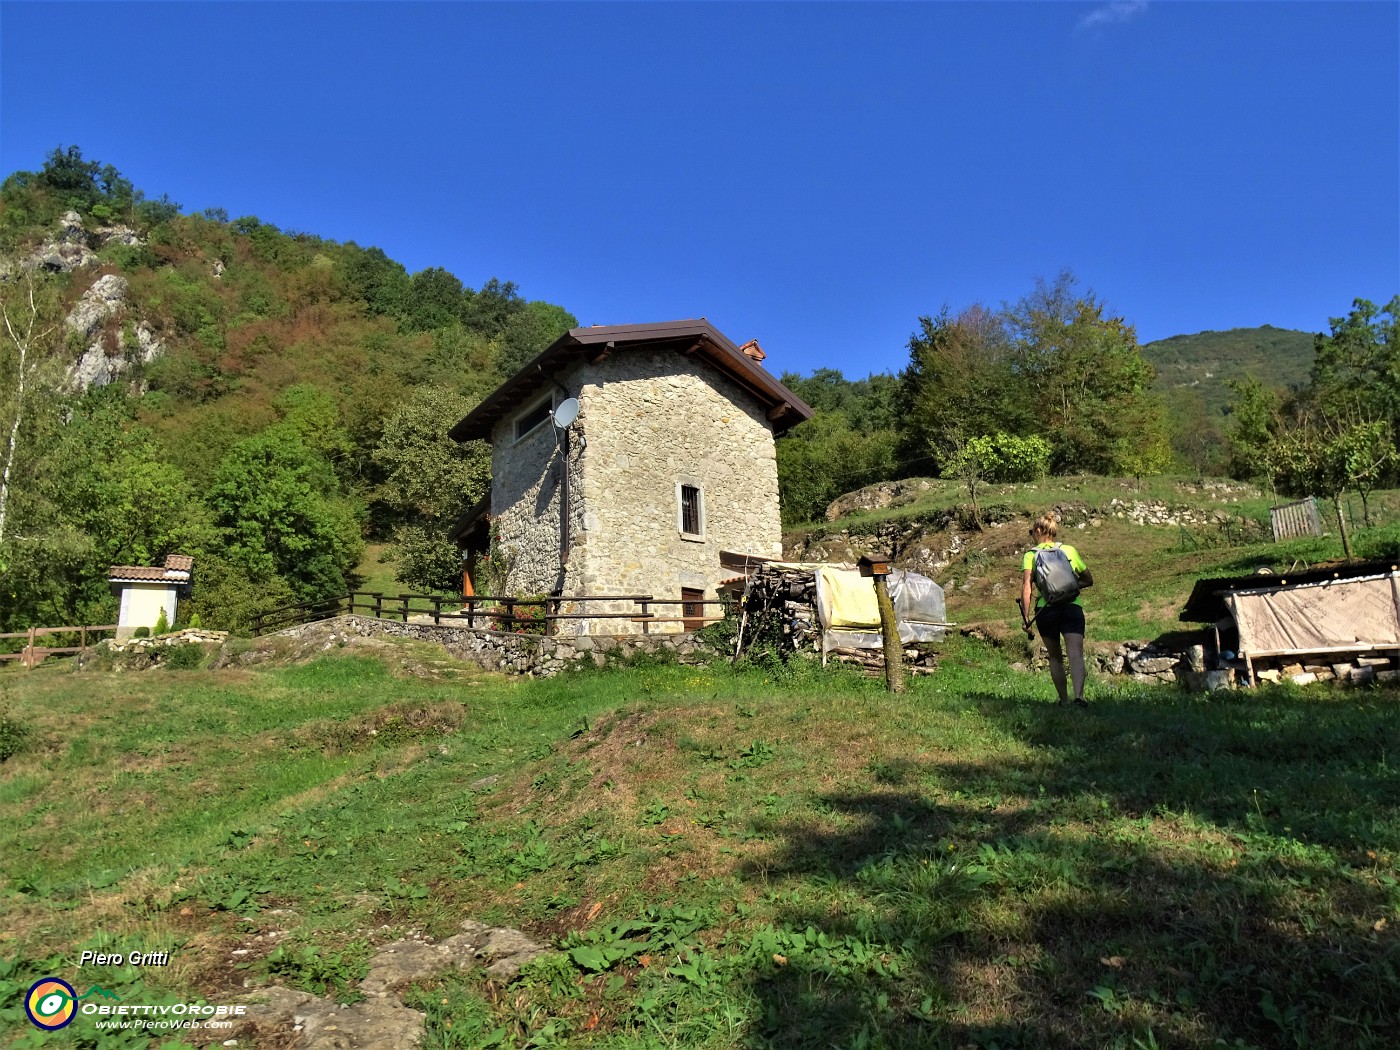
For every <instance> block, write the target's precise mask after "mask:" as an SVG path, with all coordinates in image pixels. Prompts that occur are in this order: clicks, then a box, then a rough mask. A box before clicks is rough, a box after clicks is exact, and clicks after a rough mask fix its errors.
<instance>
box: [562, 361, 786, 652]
mask: <svg viewBox="0 0 1400 1050" xmlns="http://www.w3.org/2000/svg"><path fill="white" fill-rule="evenodd" d="M575 382H577V383H579V384H580V385H579V386H578V387H577V389H579V394H578V397H579V402H580V406H581V413H580V417H579V424H578V427H579V429H580V430H581V432H582V435H583V437H584V438H585V439H586V442H587V444H586V449H585V451H584V452H583V454H582V456H581V466H582V471H581V474H582V478H581V482H582V484H581V486H580V488H581V495H582V499H581V500H580V501H579V503H580V505H581V510H582V521H581V523H580V525H581V528H580V529H579V531H578V532H576V533H575V536H574V546H573V550H572V553H571V557H570V559H569V566H568V579H567V590H566V591H565V593H566V594H650V595H654V596H655V597H657V598H666V599H679V598H680V595H681V588H682V587H687V588H695V589H697V590H702V591H703V592H704V593H705V597H706V598H707V599H713V598H715V596H716V591H715V588H716V585H717V584H718V583H719V582H720V581H721V580H722V579H723V578H724V575H725V574H724V571H723V570H722V569H721V568H720V564H719V552H720V550H721V549H723V550H731V551H742V552H747V553H751V554H758V555H761V556H764V557H780V556H781V555H782V532H781V525H780V522H779V516H778V468H777V459H776V457H775V454H774V450H773V431H772V427H771V425H770V424H769V423H768V421H767V419H766V418H765V415H764V411H763V408H762V406H761V405H759V404H758V403H757V402H756V401H755V400H754V398H753V397H752V396H750V395H749V394H747V393H746V392H744V391H743V390H741V389H740V388H739V387H738V386H737V385H736V384H734V383H733V382H732V381H730V380H729V379H728V378H727V377H725V376H723V375H722V374H720V373H719V372H718V371H717V370H715V369H713V368H712V367H711V366H710V365H709V364H707V363H706V362H705V361H703V360H702V359H697V358H693V357H691V358H688V357H686V356H685V355H684V354H681V353H677V352H676V351H646V350H637V351H624V352H619V353H615V354H613V355H611V356H610V357H608V358H606V359H605V360H603V361H602V362H601V363H599V364H597V365H594V366H591V367H588V368H586V369H585V370H583V371H582V372H580V373H577V374H576V376H575ZM678 483H686V484H694V485H697V486H698V487H699V488H700V489H701V491H702V493H703V505H704V538H703V539H702V540H695V539H691V538H688V537H686V536H683V535H682V533H681V530H680V528H679V526H678V513H679V511H678V496H677V484H678ZM608 608H609V606H607V605H605V604H602V603H596V604H593V605H590V606H589V611H592V612H600V611H604V610H606V609H608ZM634 608H635V607H634V606H633V605H631V603H626V604H619V605H618V606H616V611H619V612H630V611H633V610H634ZM653 611H654V612H655V614H656V615H660V616H675V617H679V616H680V614H681V609H680V606H678V605H673V606H666V607H660V608H657V609H655V610H653ZM708 611H709V612H710V613H712V614H713V613H716V612H717V611H718V610H717V609H710V610H708ZM561 626H562V629H565V630H568V629H573V630H576V631H579V632H580V633H582V632H586V631H593V632H597V631H602V630H605V629H606V630H608V631H609V632H611V631H617V630H639V629H640V626H639V625H637V624H632V623H629V622H628V621H626V620H617V621H614V625H613V626H609V627H606V628H605V627H604V626H603V625H602V624H601V623H600V622H599V621H591V622H590V621H575V622H573V623H572V624H566V625H561ZM654 629H656V630H673V631H680V630H681V629H682V627H681V624H679V623H675V624H658V625H656V626H655V627H654Z"/></svg>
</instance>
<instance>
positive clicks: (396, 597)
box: [253, 591, 729, 637]
mask: <svg viewBox="0 0 1400 1050" xmlns="http://www.w3.org/2000/svg"><path fill="white" fill-rule="evenodd" d="M588 602H614V603H617V602H631V603H632V605H633V606H634V608H632V609H628V610H624V611H621V612H588V611H586V610H582V609H571V610H570V611H568V612H564V611H562V610H563V607H564V606H566V605H570V606H574V605H579V604H584V603H588ZM672 605H679V606H683V607H694V606H697V605H698V606H709V607H714V606H719V607H720V608H721V615H719V616H705V615H703V614H702V615H701V616H699V617H696V616H684V615H682V616H658V615H656V613H654V612H653V611H652V608H653V607H654V606H656V607H664V606H672ZM728 608H729V603H728V602H725V601H691V600H690V599H683V598H656V597H654V596H652V595H650V594H588V595H564V596H561V597H547V598H512V597H508V596H504V595H501V596H496V595H489V594H477V595H472V596H470V597H466V598H463V597H460V596H458V595H440V594H384V593H382V592H379V591H351V592H350V593H349V594H342V595H338V596H336V597H334V598H322V599H320V600H318V601H314V602H299V603H296V604H293V605H283V606H279V607H278V608H276V609H268V610H267V611H266V612H261V613H258V615H256V616H255V617H253V635H254V637H257V636H259V635H263V634H269V633H271V632H273V631H280V630H283V629H285V628H287V627H295V626H297V625H299V624H303V623H314V622H316V621H318V620H329V619H331V618H332V617H335V616H342V615H346V614H358V615H363V616H373V617H375V618H376V619H381V620H401V621H403V622H404V623H407V622H408V621H409V620H410V619H411V618H413V617H419V616H421V617H425V618H431V619H432V622H433V623H434V624H438V625H441V624H442V623H444V622H446V623H465V624H466V625H467V626H468V627H480V628H485V629H488V630H494V631H504V632H507V633H512V632H514V633H521V632H527V633H534V632H535V631H536V630H537V631H538V633H541V634H543V633H547V632H548V633H552V631H551V626H552V625H553V624H554V623H555V622H557V621H559V620H627V621H629V622H631V623H640V624H641V625H642V632H643V633H644V634H645V633H649V632H650V630H651V625H652V624H657V623H693V622H696V621H697V620H699V621H701V622H704V623H714V622H715V621H717V620H722V619H724V616H725V615H727V613H728ZM534 609H538V610H540V611H539V612H537V613H535V612H531V613H526V614H525V615H521V614H522V612H524V611H525V610H534Z"/></svg>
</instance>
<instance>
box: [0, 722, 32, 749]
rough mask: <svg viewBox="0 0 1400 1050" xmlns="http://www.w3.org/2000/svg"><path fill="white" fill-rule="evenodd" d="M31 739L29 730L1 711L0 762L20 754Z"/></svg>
mask: <svg viewBox="0 0 1400 1050" xmlns="http://www.w3.org/2000/svg"><path fill="white" fill-rule="evenodd" d="M28 739H29V728H28V727H27V726H25V725H24V724H23V723H21V722H17V721H15V720H14V719H13V718H11V717H10V716H9V715H7V714H6V713H5V712H3V711H0V762H4V761H5V760H6V759H7V758H10V757H11V756H13V755H17V754H19V753H20V752H21V751H23V750H24V745H25V744H26V742H27V741H28Z"/></svg>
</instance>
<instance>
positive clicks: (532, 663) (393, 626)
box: [268, 616, 712, 678]
mask: <svg viewBox="0 0 1400 1050" xmlns="http://www.w3.org/2000/svg"><path fill="white" fill-rule="evenodd" d="M313 632H315V633H318V634H320V633H329V634H331V635H335V634H337V633H343V634H345V635H358V636H360V637H377V638H412V639H414V640H416V641H420V642H435V643H436V644H438V645H441V646H442V647H443V648H445V649H446V650H447V651H448V652H449V653H451V654H452V655H453V656H455V657H456V658H457V659H459V660H466V661H469V662H471V663H475V664H479V665H480V666H481V667H484V668H485V669H486V670H488V671H504V672H506V673H508V674H523V675H529V676H531V677H538V678H551V677H553V676H554V675H556V674H558V673H559V672H560V671H562V670H564V669H565V668H567V667H575V666H580V665H581V664H582V662H583V661H585V660H587V661H590V662H591V663H593V664H594V666H597V667H602V666H604V665H605V664H606V663H607V662H608V661H609V660H610V659H611V660H622V661H626V660H630V659H631V658H632V657H634V656H636V655H637V654H639V653H658V652H662V651H666V652H670V653H674V654H675V657H676V659H677V660H678V661H679V662H681V663H701V662H703V661H704V659H706V658H707V657H708V656H710V655H711V652H712V651H711V650H710V649H709V647H708V646H706V645H705V643H704V642H701V641H699V640H698V639H697V638H696V637H695V636H694V635H693V634H666V635H637V634H629V635H558V636H546V635H538V634H508V633H505V632H502V631H487V630H483V629H481V628H473V627H457V626H449V625H447V624H441V625H438V624H431V623H413V622H409V623H402V622H399V621H397V620H379V619H375V618H374V617H372V616H337V617H334V618H333V619H329V620H318V621H316V622H314V623H305V624H301V625H299V626H297V627H289V628H287V629H286V630H285V631H278V632H277V635H279V636H281V637H286V638H299V637H301V636H303V635H306V634H310V633H313ZM268 637H272V636H268Z"/></svg>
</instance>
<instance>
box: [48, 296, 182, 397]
mask: <svg viewBox="0 0 1400 1050" xmlns="http://www.w3.org/2000/svg"><path fill="white" fill-rule="evenodd" d="M129 293H130V287H129V286H128V284H127V282H126V278H124V277H122V276H121V275H119V274H115V273H109V274H104V275H103V276H101V277H99V278H98V279H97V280H96V281H94V282H93V283H92V287H90V288H89V289H88V290H87V291H86V292H84V293H83V294H82V297H81V298H80V299H79V300H78V301H77V303H75V304H74V305H73V309H72V310H70V311H69V313H68V317H67V318H66V319H65V321H64V324H65V325H66V326H67V328H68V330H69V331H70V332H71V333H73V335H74V336H75V337H76V338H79V339H81V340H83V341H84V342H86V343H88V347H87V349H86V350H84V351H83V352H82V354H80V355H79V357H78V359H77V360H76V361H74V362H73V364H72V365H70V366H69V368H68V375H67V379H68V386H69V388H70V389H72V390H77V391H87V390H88V389H89V388H91V387H94V386H106V385H108V384H109V383H113V382H115V381H116V380H118V379H120V378H121V377H122V376H123V375H125V374H126V373H127V372H129V371H130V370H131V368H132V367H133V366H134V365H135V364H137V363H141V364H149V363H150V362H151V361H154V360H155V359H156V358H157V357H159V356H160V355H161V354H162V353H164V352H165V346H164V344H163V343H162V342H161V341H160V338H159V337H158V336H157V335H156V334H155V332H154V331H153V330H152V328H151V326H150V325H148V324H147V323H146V322H145V321H137V322H136V323H135V324H127V325H124V326H122V328H121V329H120V330H119V331H118V332H117V333H115V334H104V333H106V332H107V331H108V329H109V328H110V324H111V322H112V321H113V320H115V319H120V318H121V317H122V316H123V315H124V314H125V313H126V312H127V309H128V306H129Z"/></svg>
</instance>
